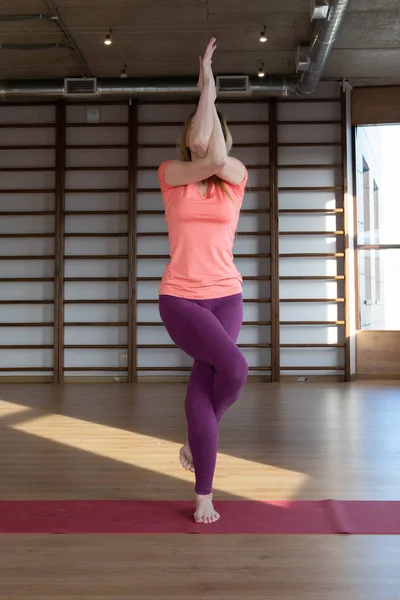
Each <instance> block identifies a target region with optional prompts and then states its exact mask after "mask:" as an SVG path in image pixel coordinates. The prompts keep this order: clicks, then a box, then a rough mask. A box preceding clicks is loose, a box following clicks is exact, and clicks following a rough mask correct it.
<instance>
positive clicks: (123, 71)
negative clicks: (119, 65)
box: [120, 65, 128, 79]
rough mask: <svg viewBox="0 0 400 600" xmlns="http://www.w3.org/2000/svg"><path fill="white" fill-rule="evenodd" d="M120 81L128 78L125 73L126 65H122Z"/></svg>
mask: <svg viewBox="0 0 400 600" xmlns="http://www.w3.org/2000/svg"><path fill="white" fill-rule="evenodd" d="M120 77H121V79H126V78H127V77H128V74H127V72H126V65H124V67H123V69H122V71H121V75H120Z"/></svg>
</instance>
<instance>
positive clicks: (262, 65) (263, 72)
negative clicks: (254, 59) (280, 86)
mask: <svg viewBox="0 0 400 600" xmlns="http://www.w3.org/2000/svg"><path fill="white" fill-rule="evenodd" d="M258 76H259V77H265V71H264V63H261V67H260V68H259V69H258Z"/></svg>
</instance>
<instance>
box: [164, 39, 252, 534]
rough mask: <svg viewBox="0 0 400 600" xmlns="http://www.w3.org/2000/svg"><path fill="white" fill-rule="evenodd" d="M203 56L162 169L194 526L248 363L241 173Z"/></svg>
mask: <svg viewBox="0 0 400 600" xmlns="http://www.w3.org/2000/svg"><path fill="white" fill-rule="evenodd" d="M215 48H216V45H215V39H214V38H213V39H212V40H210V43H209V44H208V46H207V49H206V52H205V54H204V57H203V58H200V76H199V84H198V85H199V89H200V92H201V93H200V99H199V103H198V106H197V110H196V112H195V113H194V114H193V115H191V116H190V117H189V119H188V120H187V122H186V124H185V126H184V129H183V132H182V137H181V142H180V154H181V156H180V158H181V160H179V161H168V162H166V163H163V164H162V165H161V166H160V168H159V171H158V176H159V181H160V187H161V191H162V195H163V200H164V204H165V214H166V220H167V225H168V231H169V241H170V254H171V261H170V263H169V264H168V266H167V268H166V271H165V274H164V277H163V280H162V283H161V286H160V315H161V318H162V320H163V323H164V325H165V327H166V329H167V331H168V333H169V335H170V336H171V338H172V340H173V341H174V342H175V344H176V345H177V346H178V347H179V348H181V349H182V350H183V351H184V352H186V353H187V354H189V355H190V356H191V357H192V358H194V361H195V362H194V365H193V369H192V373H191V377H190V381H189V384H188V388H187V395H186V401H185V409H186V417H187V424H188V442H187V443H186V444H185V445H184V446H183V448H182V449H181V451H180V460H181V463H182V465H183V467H184V468H186V469H189V470H191V471H194V472H195V476H196V511H195V514H194V519H195V521H196V523H214V522H215V521H217V520H218V519H219V518H220V516H219V514H218V513H217V512H216V511H215V510H214V507H213V504H212V481H213V477H214V470H215V464H216V457H217V445H218V423H219V421H220V419H221V417H222V416H223V414H224V413H225V411H226V410H227V409H228V408H229V406H231V405H232V404H233V403H234V402H235V401H236V399H237V398H238V396H239V393H240V391H241V389H242V387H243V386H244V384H245V382H246V379H247V373H248V367H247V363H246V360H245V358H244V356H243V355H242V353H241V352H240V351H239V349H238V348H237V346H236V340H237V338H238V335H239V330H240V326H241V324H242V317H243V306H242V278H241V276H240V273H239V272H238V271H237V269H236V267H235V265H234V263H233V255H232V249H233V244H234V239H235V232H236V227H237V224H238V219H239V211H240V207H241V204H242V200H243V194H244V189H245V185H246V181H247V171H246V168H245V167H244V165H243V164H242V163H241V162H240V161H239V160H237V159H235V158H232V157H230V156H228V153H229V151H230V149H231V146H232V137H231V135H230V133H229V130H228V128H227V125H226V122H225V120H224V118H223V117H222V116H221V115H220V114H219V113H217V110H216V108H215V104H214V103H215V99H216V89H215V83H214V77H213V73H212V67H211V61H212V56H213V53H214V51H215Z"/></svg>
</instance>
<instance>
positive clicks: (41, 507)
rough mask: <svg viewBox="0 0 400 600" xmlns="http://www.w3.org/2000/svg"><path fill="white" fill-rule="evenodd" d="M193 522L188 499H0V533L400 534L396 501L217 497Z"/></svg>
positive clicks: (399, 506) (399, 511)
mask: <svg viewBox="0 0 400 600" xmlns="http://www.w3.org/2000/svg"><path fill="white" fill-rule="evenodd" d="M215 507H216V509H217V510H219V511H220V512H221V514H222V519H221V520H220V521H219V522H218V523H215V524H213V525H196V524H195V523H194V522H193V518H192V514H193V504H192V502H188V501H182V502H181V501H151V500H149V501H147V500H146V501H129V500H127V501H121V500H60V501H58V500H56V501H53V500H15V501H13V500H9V501H0V533H86V534H87V533H104V534H112V533H131V534H132V533H136V534H138V533H161V534H165V533H179V534H182V533H213V534H216V533H224V534H234V533H236V534H335V533H352V534H361V533H369V534H387V533H392V534H400V502H383V501H378V502H362V501H361V502H339V501H332V500H323V501H293V502H288V501H282V502H256V501H221V502H218V501H217V502H216V503H215Z"/></svg>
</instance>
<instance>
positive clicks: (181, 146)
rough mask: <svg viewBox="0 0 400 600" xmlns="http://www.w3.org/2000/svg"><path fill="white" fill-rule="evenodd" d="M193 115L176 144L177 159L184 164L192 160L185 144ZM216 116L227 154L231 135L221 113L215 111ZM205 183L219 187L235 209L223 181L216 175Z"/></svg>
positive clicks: (184, 126)
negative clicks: (212, 183)
mask: <svg viewBox="0 0 400 600" xmlns="http://www.w3.org/2000/svg"><path fill="white" fill-rule="evenodd" d="M195 114H196V111H194V112H192V114H191V115H189V116H188V118H187V119H186V121H185V123H184V125H183V129H182V133H181V136H180V138H179V142H178V150H179V159H180V160H182V161H184V162H188V161H190V160H192V153H191V151H190V148H189V146H187V144H186V142H187V139H188V133H189V129H190V126H191V124H192V121H193V117H194V116H195ZM217 114H218V118H219V122H220V123H221V128H222V133H223V135H224V140H225V145H226V152H227V154H229V152H230V151H231V149H232V143H233V142H232V135H231V132H230V131H229V128H228V124H227V122H226V119H225V117H224V115H223V114H222V113H220V112H219V111H217ZM207 181H208V182H210V181H212V182H214V183H215V185H216V186H217V187H219V189H220V190H222V191H223V192H224V194H225V195H226V196H228V198H229V200H230V201H231V202H232V204H233V205H234V206H235V207H236V208H237V206H236V203H235V201H234V200H233V198H232V196H231V194H230V193H229V190H228V189H227V187H226V185H225V184H224V182H223V180H222V179H221V178H220V177H218V176H217V175H212V176H211V177H208V179H207Z"/></svg>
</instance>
